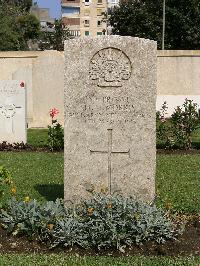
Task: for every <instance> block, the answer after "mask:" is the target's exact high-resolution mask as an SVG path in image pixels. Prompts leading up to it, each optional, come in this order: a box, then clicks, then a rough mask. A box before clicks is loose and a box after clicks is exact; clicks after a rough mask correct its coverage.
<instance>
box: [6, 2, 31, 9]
mask: <svg viewBox="0 0 200 266" xmlns="http://www.w3.org/2000/svg"><path fill="white" fill-rule="evenodd" d="M4 1H5V0H4ZM6 2H7V4H9V5H11V6H18V7H19V8H20V9H21V10H24V11H27V12H28V11H29V10H30V7H31V6H32V0H7V1H6Z"/></svg>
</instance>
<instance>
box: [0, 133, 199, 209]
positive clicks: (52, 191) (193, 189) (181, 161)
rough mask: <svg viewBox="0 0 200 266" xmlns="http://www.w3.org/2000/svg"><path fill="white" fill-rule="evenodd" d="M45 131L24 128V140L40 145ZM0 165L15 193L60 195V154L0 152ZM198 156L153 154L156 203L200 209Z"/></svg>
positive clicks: (46, 196)
mask: <svg viewBox="0 0 200 266" xmlns="http://www.w3.org/2000/svg"><path fill="white" fill-rule="evenodd" d="M46 138H47V130H46V129H44V130H43V129H42V130H35V129H31V130H30V129H29V130H28V142H29V144H32V145H35V146H36V145H37V146H38V145H44V144H45V143H46V142H45V141H46ZM0 164H3V165H5V166H6V167H7V168H8V169H9V170H10V172H11V173H12V175H13V179H14V182H15V184H16V187H17V191H18V195H19V196H20V197H21V198H23V197H24V196H27V195H28V196H30V197H31V198H36V199H38V200H40V201H45V200H55V199H56V198H57V197H59V198H60V197H63V176H64V173H63V165H64V158H63V153H62V152H60V153H51V152H0ZM199 177H200V155H198V154H195V155H163V154H162V155H161V154H159V155H158V156H157V173H156V191H157V195H158V200H157V202H158V204H159V205H163V206H165V205H166V204H168V205H169V204H170V205H172V207H173V209H174V210H175V211H178V212H184V213H197V212H200V193H199V191H200V181H199Z"/></svg>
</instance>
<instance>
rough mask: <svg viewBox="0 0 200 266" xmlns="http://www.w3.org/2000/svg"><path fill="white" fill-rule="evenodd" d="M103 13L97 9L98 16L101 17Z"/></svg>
mask: <svg viewBox="0 0 200 266" xmlns="http://www.w3.org/2000/svg"><path fill="white" fill-rule="evenodd" d="M102 13H103V10H102V9H101V8H97V16H101V15H102Z"/></svg>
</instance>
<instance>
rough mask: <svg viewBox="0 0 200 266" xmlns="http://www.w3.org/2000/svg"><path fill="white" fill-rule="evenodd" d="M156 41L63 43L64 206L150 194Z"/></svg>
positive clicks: (109, 39) (110, 39) (152, 185)
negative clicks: (93, 195) (103, 194)
mask: <svg viewBox="0 0 200 266" xmlns="http://www.w3.org/2000/svg"><path fill="white" fill-rule="evenodd" d="M155 113H156V43H155V42H154V41H150V40H145V39H139V38H132V37H120V36H105V37H101V38H98V37H97V38H94V39H92V38H82V39H76V40H70V41H67V42H66V45H65V181H64V182H65V200H66V201H68V200H69V201H72V202H76V201H78V200H80V198H81V197H89V195H90V193H89V191H91V190H95V191H97V192H99V191H101V190H102V189H103V190H104V189H105V188H106V189H108V191H109V192H110V193H114V192H118V193H120V194H124V195H126V196H128V195H131V196H134V197H137V198H139V199H142V200H145V201H148V200H152V199H153V197H154V193H155V181H154V177H155V159H156V149H155Z"/></svg>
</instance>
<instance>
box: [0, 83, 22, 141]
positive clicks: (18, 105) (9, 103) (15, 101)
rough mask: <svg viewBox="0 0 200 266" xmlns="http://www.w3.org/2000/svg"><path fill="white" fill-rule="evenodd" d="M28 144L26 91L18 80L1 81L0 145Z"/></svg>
mask: <svg viewBox="0 0 200 266" xmlns="http://www.w3.org/2000/svg"><path fill="white" fill-rule="evenodd" d="M3 141H6V142H8V143H16V142H24V143H26V142H27V133H26V90H25V85H24V83H23V82H21V81H18V80H3V81H0V143H1V142H3Z"/></svg>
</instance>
